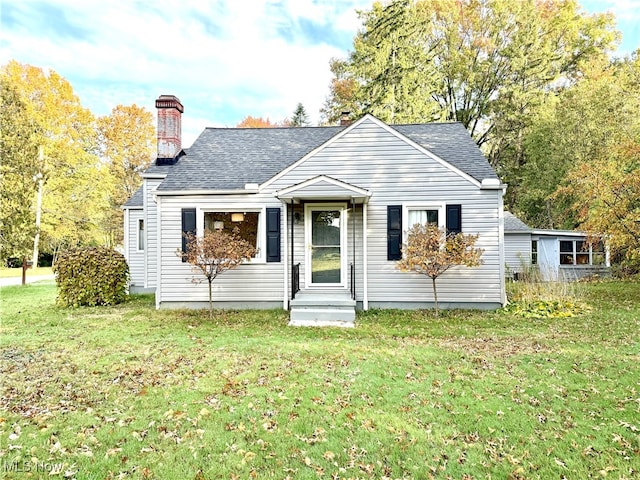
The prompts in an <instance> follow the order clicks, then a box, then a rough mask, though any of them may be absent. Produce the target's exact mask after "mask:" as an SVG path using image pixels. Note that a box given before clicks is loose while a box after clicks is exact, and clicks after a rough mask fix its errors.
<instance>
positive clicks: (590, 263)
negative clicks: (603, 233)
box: [558, 238, 607, 268]
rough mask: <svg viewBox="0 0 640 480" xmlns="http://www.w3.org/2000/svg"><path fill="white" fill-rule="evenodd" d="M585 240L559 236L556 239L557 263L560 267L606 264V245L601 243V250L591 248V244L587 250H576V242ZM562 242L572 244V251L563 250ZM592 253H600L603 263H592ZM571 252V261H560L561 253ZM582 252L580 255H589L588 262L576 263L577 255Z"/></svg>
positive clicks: (584, 239) (567, 253)
mask: <svg viewBox="0 0 640 480" xmlns="http://www.w3.org/2000/svg"><path fill="white" fill-rule="evenodd" d="M586 241H587V240H586V238H559V239H558V265H559V266H560V268H562V267H593V266H596V267H597V266H601V265H606V264H607V251H606V247H605V246H604V243H603V248H602V251H595V252H594V250H593V245H589V250H585V251H582V250H581V251H578V249H577V243H578V242H581V243H585V242H586ZM562 242H571V246H572V251H571V252H569V251H563V250H562ZM594 253H595V254H596V255H597V254H601V255H602V256H603V257H602V258H603V263H602V264H599V263H593V257H594ZM569 254H571V257H572V260H573V261H572V263H562V256H563V255H569ZM579 254H582V255H588V257H589V262H588V263H578V262H577V259H578V255H579Z"/></svg>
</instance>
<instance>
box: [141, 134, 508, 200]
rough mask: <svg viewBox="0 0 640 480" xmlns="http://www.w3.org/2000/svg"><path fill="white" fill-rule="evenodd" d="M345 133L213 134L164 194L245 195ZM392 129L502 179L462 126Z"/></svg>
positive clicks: (471, 170) (175, 169)
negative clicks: (209, 192)
mask: <svg viewBox="0 0 640 480" xmlns="http://www.w3.org/2000/svg"><path fill="white" fill-rule="evenodd" d="M344 128H346V127H302V128H207V129H205V130H204V131H203V132H202V134H200V136H199V137H198V138H197V139H196V141H195V142H194V143H193V145H192V146H191V147H190V148H189V151H188V153H187V155H186V156H184V157H182V158H180V160H179V161H178V163H177V164H176V165H173V166H171V167H170V172H171V173H170V174H169V175H167V178H166V179H165V180H164V181H163V182H162V183H161V184H160V186H159V187H158V190H164V191H181V190H235V189H243V188H244V186H245V184H247V183H257V184H260V183H263V182H265V181H267V180H268V179H270V178H271V177H273V176H274V175H276V174H277V173H279V172H280V171H282V170H283V169H285V168H286V167H288V166H290V165H291V164H293V163H295V162H296V161H298V160H300V159H301V158H302V157H304V156H305V155H306V154H308V153H309V152H311V151H312V150H314V149H315V148H317V147H319V146H321V145H322V144H324V143H325V142H327V141H328V140H329V139H331V138H332V137H333V136H335V135H336V134H337V133H339V132H340V131H342V130H343V129H344ZM391 128H394V129H396V130H397V131H398V132H400V133H401V134H403V135H405V136H407V137H408V138H410V139H411V140H413V141H414V142H416V143H417V144H419V145H421V146H422V147H424V148H426V149H427V150H429V151H431V152H432V153H434V154H436V155H437V156H439V157H440V158H442V159H443V160H445V161H447V162H449V163H451V164H452V165H454V166H455V167H457V168H458V169H460V170H462V171H463V172H465V173H467V174H469V175H471V176H472V177H474V178H475V179H476V180H478V181H482V179H484V178H494V179H497V178H498V177H497V175H496V173H495V172H494V170H493V169H492V168H491V166H490V165H489V162H487V160H486V158H485V157H484V156H483V155H482V153H481V152H480V150H479V149H478V147H477V146H476V144H475V142H474V141H473V139H472V138H471V137H470V136H469V134H468V132H467V130H466V129H465V128H464V126H463V125H462V124H460V123H429V124H422V125H391ZM155 168H156V169H158V168H160V167H155ZM153 169H154V167H151V168H150V169H149V170H147V172H150V171H152V170H153ZM167 171H169V170H168V169H167ZM154 172H155V170H154Z"/></svg>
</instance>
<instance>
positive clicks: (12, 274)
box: [0, 267, 53, 278]
mask: <svg viewBox="0 0 640 480" xmlns="http://www.w3.org/2000/svg"><path fill="white" fill-rule="evenodd" d="M52 273H53V271H52V270H51V267H38V268H35V269H33V268H29V269H27V277H41V276H43V275H51V274H52ZM20 277H22V267H18V268H6V267H2V268H0V278H20Z"/></svg>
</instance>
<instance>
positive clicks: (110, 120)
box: [98, 104, 155, 245]
mask: <svg viewBox="0 0 640 480" xmlns="http://www.w3.org/2000/svg"><path fill="white" fill-rule="evenodd" d="M98 132H99V149H100V156H101V157H102V159H103V160H105V161H106V163H107V168H108V173H109V176H110V180H109V182H108V183H107V186H108V187H109V191H108V203H109V209H108V210H107V211H106V212H105V215H104V219H103V225H102V231H103V235H104V236H105V241H106V243H107V245H116V244H118V243H120V242H122V239H123V220H122V217H123V215H122V209H121V208H120V207H122V205H123V204H124V203H125V202H126V201H127V200H128V199H129V198H131V196H132V195H133V194H134V192H135V191H136V190H137V189H138V187H139V186H140V184H141V183H142V178H141V177H140V173H141V172H142V171H144V170H145V169H146V168H147V167H148V166H149V163H150V162H151V160H152V159H153V154H154V149H155V145H154V142H155V128H154V125H153V115H152V114H151V112H149V111H148V110H146V109H145V108H141V107H138V106H137V105H135V104H134V105H130V106H124V105H118V106H116V107H114V108H113V109H112V110H111V115H108V116H104V117H100V118H98Z"/></svg>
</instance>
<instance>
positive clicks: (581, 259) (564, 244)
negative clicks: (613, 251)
mask: <svg viewBox="0 0 640 480" xmlns="http://www.w3.org/2000/svg"><path fill="white" fill-rule="evenodd" d="M605 261H606V258H605V251H604V244H603V243H602V242H595V243H594V244H592V245H590V244H589V242H586V241H584V240H561V241H560V265H604V264H605Z"/></svg>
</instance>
